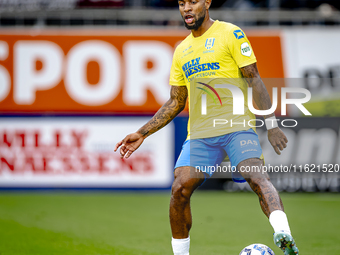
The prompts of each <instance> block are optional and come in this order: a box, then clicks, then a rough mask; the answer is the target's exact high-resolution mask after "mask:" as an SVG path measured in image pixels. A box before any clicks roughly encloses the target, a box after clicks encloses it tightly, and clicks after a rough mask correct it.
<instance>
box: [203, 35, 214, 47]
mask: <svg viewBox="0 0 340 255" xmlns="http://www.w3.org/2000/svg"><path fill="white" fill-rule="evenodd" d="M214 43H215V38H208V39H207V40H206V41H205V45H204V46H205V48H206V49H207V50H210V49H211V48H212V47H214Z"/></svg>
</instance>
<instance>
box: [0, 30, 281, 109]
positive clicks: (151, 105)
mask: <svg viewBox="0 0 340 255" xmlns="http://www.w3.org/2000/svg"><path fill="white" fill-rule="evenodd" d="M187 34H188V31H185V30H175V31H174V30H150V29H148V30H138V31H135V30H118V29H116V30H100V31H92V30H81V29H76V30H74V29H60V30H59V29H58V30H33V29H27V30H20V31H18V30H15V31H13V30H0V112H3V113H29V112H33V113H43V112H59V113H71V112H76V113H91V112H92V113H96V112H107V113H122V112H123V113H141V112H143V113H153V112H155V111H157V110H158V109H159V107H160V106H161V105H162V104H163V103H164V102H165V101H166V100H167V99H168V98H169V83H168V79H169V72H170V66H171V62H172V55H173V51H174V49H175V47H176V45H177V44H178V43H179V42H180V41H181V40H183V39H184V38H185V37H186V35H187ZM248 35H249V36H248V37H249V39H250V42H251V43H252V46H253V49H254V52H255V54H256V56H257V59H258V66H259V69H260V73H261V76H262V77H264V78H265V77H276V78H283V77H284V70H283V62H282V51H281V39H280V36H279V34H277V33H276V34H275V33H272V34H268V35H267V34H263V32H258V33H257V32H255V31H251V32H249V33H248ZM268 91H269V92H270V93H271V88H270V86H269V88H268Z"/></svg>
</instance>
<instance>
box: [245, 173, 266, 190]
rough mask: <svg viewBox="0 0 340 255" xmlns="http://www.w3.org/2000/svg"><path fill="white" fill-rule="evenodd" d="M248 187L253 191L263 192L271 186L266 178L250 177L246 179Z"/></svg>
mask: <svg viewBox="0 0 340 255" xmlns="http://www.w3.org/2000/svg"><path fill="white" fill-rule="evenodd" d="M247 181H248V183H249V186H250V187H251V188H252V189H253V190H254V191H255V189H256V190H257V189H260V190H263V189H265V188H266V187H268V186H269V185H271V182H270V179H269V177H267V176H262V177H258V176H257V177H250V178H249V179H247Z"/></svg>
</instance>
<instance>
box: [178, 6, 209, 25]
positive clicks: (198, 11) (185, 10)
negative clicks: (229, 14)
mask: <svg viewBox="0 0 340 255" xmlns="http://www.w3.org/2000/svg"><path fill="white" fill-rule="evenodd" d="M205 4H206V1H205V0H180V1H178V5H179V11H180V12H181V15H182V17H183V20H184V25H185V27H186V28H187V29H190V30H197V29H198V28H199V27H200V26H201V25H202V23H203V21H204V19H205V14H206V10H207V9H206V6H205Z"/></svg>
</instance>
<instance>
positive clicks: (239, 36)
mask: <svg viewBox="0 0 340 255" xmlns="http://www.w3.org/2000/svg"><path fill="white" fill-rule="evenodd" d="M234 35H235V37H236V39H238V40H240V39H242V38H244V33H243V31H242V30H235V31H234Z"/></svg>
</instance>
